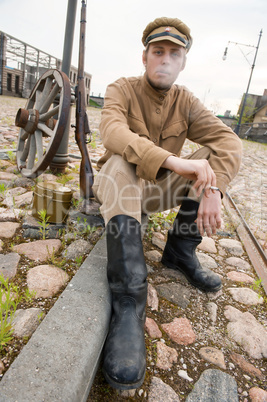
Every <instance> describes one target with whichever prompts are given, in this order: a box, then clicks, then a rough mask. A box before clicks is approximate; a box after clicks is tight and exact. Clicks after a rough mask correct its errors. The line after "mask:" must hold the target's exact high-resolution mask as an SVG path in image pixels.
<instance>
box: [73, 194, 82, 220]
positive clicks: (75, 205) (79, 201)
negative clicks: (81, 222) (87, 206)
mask: <svg viewBox="0 0 267 402" xmlns="http://www.w3.org/2000/svg"><path fill="white" fill-rule="evenodd" d="M82 200H83V199H82V198H80V199H79V200H75V199H74V198H72V200H71V202H72V205H73V206H74V208H78V206H79V205H80V204H81V203H82ZM77 219H78V218H77Z"/></svg>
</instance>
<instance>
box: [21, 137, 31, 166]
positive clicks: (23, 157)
mask: <svg viewBox="0 0 267 402" xmlns="http://www.w3.org/2000/svg"><path fill="white" fill-rule="evenodd" d="M30 142H31V137H30V136H29V137H28V138H27V142H26V144H25V146H24V148H23V151H22V154H21V157H20V161H21V162H22V163H24V162H26V159H27V157H28V155H29V150H30Z"/></svg>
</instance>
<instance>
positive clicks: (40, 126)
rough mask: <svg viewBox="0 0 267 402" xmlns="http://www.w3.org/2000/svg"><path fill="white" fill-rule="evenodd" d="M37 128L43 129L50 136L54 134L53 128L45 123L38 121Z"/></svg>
mask: <svg viewBox="0 0 267 402" xmlns="http://www.w3.org/2000/svg"><path fill="white" fill-rule="evenodd" d="M37 128H39V130H41V131H42V132H43V133H45V134H46V135H47V136H48V137H53V136H54V131H53V130H51V128H49V127H47V126H46V125H45V123H38V124H37Z"/></svg>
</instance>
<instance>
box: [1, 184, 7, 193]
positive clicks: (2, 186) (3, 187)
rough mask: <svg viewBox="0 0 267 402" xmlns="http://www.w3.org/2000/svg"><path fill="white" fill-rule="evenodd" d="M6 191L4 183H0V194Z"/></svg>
mask: <svg viewBox="0 0 267 402" xmlns="http://www.w3.org/2000/svg"><path fill="white" fill-rule="evenodd" d="M5 191H6V186H5V184H4V183H0V194H2V193H4V192H5Z"/></svg>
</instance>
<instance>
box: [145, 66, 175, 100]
mask: <svg viewBox="0 0 267 402" xmlns="http://www.w3.org/2000/svg"><path fill="white" fill-rule="evenodd" d="M141 82H142V88H143V90H144V92H145V93H146V94H147V95H148V96H149V98H150V99H151V100H153V101H155V102H157V103H162V102H163V101H164V100H165V99H166V98H167V97H168V96H170V94H171V93H172V92H173V85H172V86H171V88H170V89H168V90H167V91H166V92H159V91H157V90H156V89H155V88H153V87H152V86H151V85H150V84H149V82H148V80H147V73H145V74H144V75H143V76H142V78H141Z"/></svg>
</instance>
